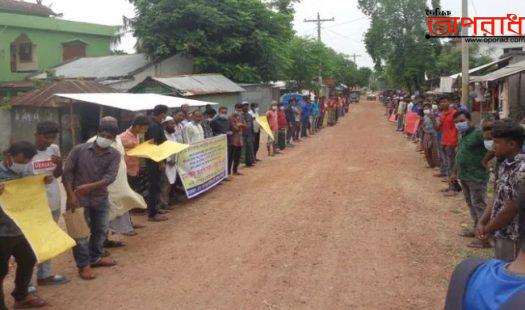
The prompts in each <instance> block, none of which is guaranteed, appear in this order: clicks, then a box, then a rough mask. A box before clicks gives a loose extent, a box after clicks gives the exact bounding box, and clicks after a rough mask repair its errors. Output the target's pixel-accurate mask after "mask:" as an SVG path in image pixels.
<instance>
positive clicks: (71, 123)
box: [69, 100, 77, 146]
mask: <svg viewBox="0 0 525 310" xmlns="http://www.w3.org/2000/svg"><path fill="white" fill-rule="evenodd" d="M73 117H74V113H73V100H70V101H69V128H70V129H71V142H72V143H73V146H75V145H76V144H77V141H76V140H77V134H76V131H75V124H74V120H73Z"/></svg>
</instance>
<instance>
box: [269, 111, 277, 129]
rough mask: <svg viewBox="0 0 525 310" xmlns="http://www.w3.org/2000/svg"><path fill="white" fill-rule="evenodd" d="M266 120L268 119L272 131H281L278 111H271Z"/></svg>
mask: <svg viewBox="0 0 525 310" xmlns="http://www.w3.org/2000/svg"><path fill="white" fill-rule="evenodd" d="M266 118H268V124H269V125H270V129H271V130H272V131H273V132H276V131H278V130H279V121H278V113H277V111H274V110H270V111H268V112H266Z"/></svg>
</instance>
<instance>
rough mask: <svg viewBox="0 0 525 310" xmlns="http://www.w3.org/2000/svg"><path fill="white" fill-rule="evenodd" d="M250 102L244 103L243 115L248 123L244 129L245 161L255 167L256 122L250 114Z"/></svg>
mask: <svg viewBox="0 0 525 310" xmlns="http://www.w3.org/2000/svg"><path fill="white" fill-rule="evenodd" d="M249 111H250V104H249V103H248V102H246V101H245V102H243V103H242V117H243V118H244V122H245V123H246V128H245V129H244V131H243V139H244V141H243V142H244V163H245V164H246V167H253V166H254V164H255V155H254V150H253V140H254V136H255V134H254V124H253V122H254V121H253V117H252V115H251V114H250V112H249Z"/></svg>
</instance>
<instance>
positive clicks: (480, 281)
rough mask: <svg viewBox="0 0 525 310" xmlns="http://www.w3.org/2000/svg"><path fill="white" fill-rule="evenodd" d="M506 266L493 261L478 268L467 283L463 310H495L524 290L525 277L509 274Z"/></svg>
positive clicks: (504, 263) (503, 263) (501, 262)
mask: <svg viewBox="0 0 525 310" xmlns="http://www.w3.org/2000/svg"><path fill="white" fill-rule="evenodd" d="M506 265H507V263H506V262H504V261H500V260H495V259H493V260H490V261H488V262H486V263H484V264H483V265H481V266H479V267H478V269H477V270H476V271H475V272H474V273H473V274H472V276H471V277H470V280H469V282H468V286H467V291H466V294H465V300H464V301H463V309H465V310H497V309H499V308H500V307H501V306H502V305H503V304H505V303H506V302H507V301H509V300H510V299H511V298H512V296H514V294H516V293H518V292H519V291H521V290H523V289H525V275H524V276H521V275H516V274H512V273H510V272H509V271H507V269H506V268H505V267H506Z"/></svg>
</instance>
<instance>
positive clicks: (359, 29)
mask: <svg viewBox="0 0 525 310" xmlns="http://www.w3.org/2000/svg"><path fill="white" fill-rule="evenodd" d="M28 1H31V2H35V0H28ZM468 1H469V14H470V15H471V16H506V15H507V13H515V14H516V15H518V16H524V17H525V1H523V0H506V1H501V0H500V1H494V0H468ZM44 4H46V5H49V4H52V8H53V10H54V11H55V12H58V13H63V14H64V19H69V20H76V21H85V22H93V23H100V24H107V25H121V24H122V16H124V15H125V16H127V17H133V16H134V10H133V6H132V5H131V4H130V3H129V2H128V0H89V1H85V0H44ZM496 4H497V5H496ZM441 6H442V8H443V9H445V10H450V11H452V15H454V16H460V15H461V1H460V0H441ZM317 12H319V13H321V18H332V17H334V18H335V21H334V22H326V23H323V30H322V40H323V42H324V43H325V44H327V45H328V46H330V47H332V48H333V49H335V50H337V51H339V52H343V53H345V54H348V55H353V54H354V53H355V54H356V55H360V56H358V57H356V61H357V64H358V65H359V66H369V67H371V66H372V65H373V64H372V60H371V59H370V57H369V56H368V54H367V53H366V49H365V46H364V44H363V35H364V33H365V32H366V30H367V29H368V27H369V20H368V18H366V17H365V16H364V15H363V14H362V13H361V11H360V10H359V8H358V7H357V0H323V1H320V0H302V1H301V3H299V4H297V5H296V16H295V21H294V28H295V30H296V31H297V33H298V34H300V35H304V36H310V37H313V38H316V37H317V25H316V24H315V23H304V22H303V21H304V19H305V18H306V19H315V18H316V17H317ZM422 19H424V16H422ZM134 44H135V39H134V38H133V37H132V36H131V35H128V36H126V37H125V38H124V39H123V40H122V43H121V45H120V46H118V47H117V48H119V49H123V50H125V51H127V52H128V53H132V52H134V48H133V46H134Z"/></svg>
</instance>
